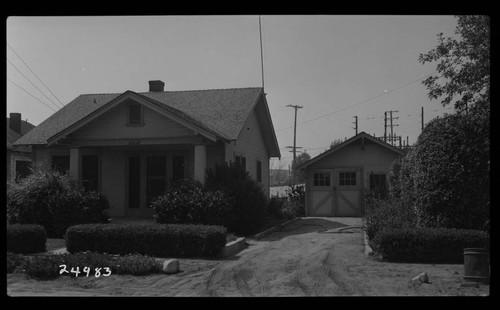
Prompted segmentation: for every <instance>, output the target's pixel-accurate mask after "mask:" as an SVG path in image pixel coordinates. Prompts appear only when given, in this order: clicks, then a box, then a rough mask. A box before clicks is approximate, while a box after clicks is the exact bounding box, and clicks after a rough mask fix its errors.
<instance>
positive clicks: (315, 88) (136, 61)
mask: <svg viewBox="0 0 500 310" xmlns="http://www.w3.org/2000/svg"><path fill="white" fill-rule="evenodd" d="M455 28H456V19H455V18H454V17H453V16H451V15H450V16H447V15H262V16H261V31H262V56H263V72H262V66H261V65H262V63H261V44H260V42H261V41H260V35H259V16H258V15H234V16H232V15H221V16H212V15H198V16H54V17H52V16H43V17H36V16H29V17H22V16H11V17H8V18H7V46H6V50H7V81H6V83H7V84H6V85H7V104H6V113H7V116H8V115H9V113H11V112H19V113H21V114H22V119H23V120H28V121H29V122H30V123H32V124H34V125H38V124H40V123H41V122H43V121H44V120H45V119H47V118H48V117H49V116H50V115H52V114H53V113H54V112H55V111H56V110H58V109H60V108H61V107H62V105H64V104H67V103H69V102H70V101H72V100H73V99H75V98H76V97H78V96H79V95H80V94H89V93H120V92H124V91H126V90H132V91H136V92H145V91H148V87H149V86H148V81H150V80H162V81H164V82H165V90H166V91H176V90H194V89H218V88H238V87H261V86H262V85H264V91H265V93H266V99H267V102H268V105H269V110H270V113H271V117H272V121H273V125H274V129H275V131H276V136H277V140H278V144H279V147H280V151H281V160H277V159H273V160H272V165H271V166H272V168H287V167H288V165H289V164H290V161H291V159H292V156H293V155H292V153H291V149H290V148H288V147H290V146H293V129H294V109H293V108H291V107H287V105H299V106H301V107H302V108H300V109H298V110H297V137H296V146H297V147H301V148H300V149H298V151H297V152H298V153H300V152H303V151H306V152H307V153H308V154H309V155H311V156H312V157H314V156H316V155H318V154H320V153H321V152H323V151H325V150H327V149H328V148H329V145H330V143H331V142H332V141H334V140H336V139H345V138H350V137H352V136H353V135H354V134H355V129H354V120H355V118H354V117H355V116H357V117H358V132H361V131H365V132H367V133H369V134H375V135H376V136H383V135H384V112H385V111H397V112H393V125H394V127H393V132H394V134H395V135H400V136H402V139H403V141H406V140H408V141H409V143H410V144H412V143H414V142H415V141H416V139H417V137H418V135H419V134H420V132H421V109H422V107H423V108H424V122H425V123H427V122H428V121H429V120H431V119H432V118H434V117H436V116H439V115H443V114H444V113H452V112H453V109H452V108H450V107H446V108H443V107H442V106H441V104H440V103H439V101H438V100H432V101H431V100H430V99H429V98H428V96H427V89H426V88H425V86H424V85H423V84H422V80H423V79H424V78H425V77H426V76H428V75H430V74H432V73H434V72H435V71H436V63H426V64H425V65H424V64H421V63H420V62H419V61H418V56H419V54H421V53H426V52H428V51H430V50H431V49H433V48H434V47H436V45H437V43H438V40H437V35H438V34H439V33H441V32H442V33H443V34H444V35H445V36H454V31H455ZM262 73H263V74H262ZM262 77H263V78H262ZM389 130H390V129H388V131H389Z"/></svg>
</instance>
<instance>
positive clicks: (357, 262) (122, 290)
mask: <svg viewBox="0 0 500 310" xmlns="http://www.w3.org/2000/svg"><path fill="white" fill-rule="evenodd" d="M361 225H362V223H361V219H358V218H303V219H300V220H298V221H295V222H293V223H291V224H289V225H287V226H285V227H284V228H283V229H282V230H281V231H276V232H274V233H272V234H270V235H268V236H267V237H265V238H263V239H260V240H252V239H249V240H247V241H248V244H249V246H248V248H247V249H245V250H243V251H242V252H240V253H239V254H238V255H236V256H234V257H232V258H228V259H225V260H201V259H180V260H179V261H180V269H181V272H180V273H178V274H176V275H152V276H141V277H134V276H118V275H111V276H109V277H107V278H103V277H101V278H98V279H95V278H82V277H80V278H76V279H75V278H69V277H60V278H58V279H56V280H52V281H36V280H32V279H29V278H27V277H26V276H25V275H21V274H12V275H8V277H7V291H8V294H9V295H11V296H23V295H24V296H26V295H29V296H33V295H38V296H82V295H83V296H110V295H111V296H270V297H278V296H380V295H381V296H445V295H447V296H453V295H462V296H487V295H489V286H488V285H479V286H478V287H473V286H470V285H468V283H467V282H465V281H464V280H463V278H462V277H463V265H432V264H396V263H388V262H382V261H379V260H378V259H376V258H375V257H370V256H366V255H365V254H364V249H365V247H364V239H363V233H362V230H361V229H359V228H348V227H360V226H361ZM422 272H426V273H427V274H428V276H429V280H430V283H422V284H417V285H411V284H410V283H409V282H410V280H411V279H412V278H413V277H415V276H417V275H418V274H420V273H422Z"/></svg>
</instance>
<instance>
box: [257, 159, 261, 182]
mask: <svg viewBox="0 0 500 310" xmlns="http://www.w3.org/2000/svg"><path fill="white" fill-rule="evenodd" d="M256 166H257V171H256V172H257V173H256V176H257V182H262V162H261V161H260V160H257V165H256Z"/></svg>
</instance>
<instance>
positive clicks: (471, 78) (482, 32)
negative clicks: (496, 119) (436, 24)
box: [419, 15, 490, 112]
mask: <svg viewBox="0 0 500 310" xmlns="http://www.w3.org/2000/svg"><path fill="white" fill-rule="evenodd" d="M456 18H457V28H456V30H455V34H457V35H459V36H460V38H451V37H447V38H445V37H444V35H443V33H440V34H438V45H437V46H436V47H435V48H434V49H432V50H431V51H429V52H427V53H426V54H420V56H419V61H420V62H421V63H422V64H425V63H427V62H438V64H437V68H436V69H437V73H438V75H432V76H430V77H428V78H427V79H425V80H424V81H423V84H424V85H425V86H426V87H427V89H428V91H429V92H428V96H429V98H431V99H437V98H441V97H442V98H443V99H442V101H441V104H442V105H443V106H446V105H448V104H450V103H451V102H453V100H455V109H456V110H457V111H459V112H461V111H464V110H466V109H468V108H471V109H476V108H480V109H486V110H489V104H490V18H489V16H484V15H479V16H477V15H464V16H457V17H456Z"/></svg>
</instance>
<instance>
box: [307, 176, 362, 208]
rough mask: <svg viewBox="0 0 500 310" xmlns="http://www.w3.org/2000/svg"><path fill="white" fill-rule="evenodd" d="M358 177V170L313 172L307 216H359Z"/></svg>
mask: <svg viewBox="0 0 500 310" xmlns="http://www.w3.org/2000/svg"><path fill="white" fill-rule="evenodd" d="M360 175H361V169H360V168H336V169H318V170H315V171H313V180H312V186H311V200H310V204H309V205H308V210H307V211H308V213H307V214H308V216H345V217H347V216H352V217H358V216H361V215H362V212H361V180H360Z"/></svg>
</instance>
